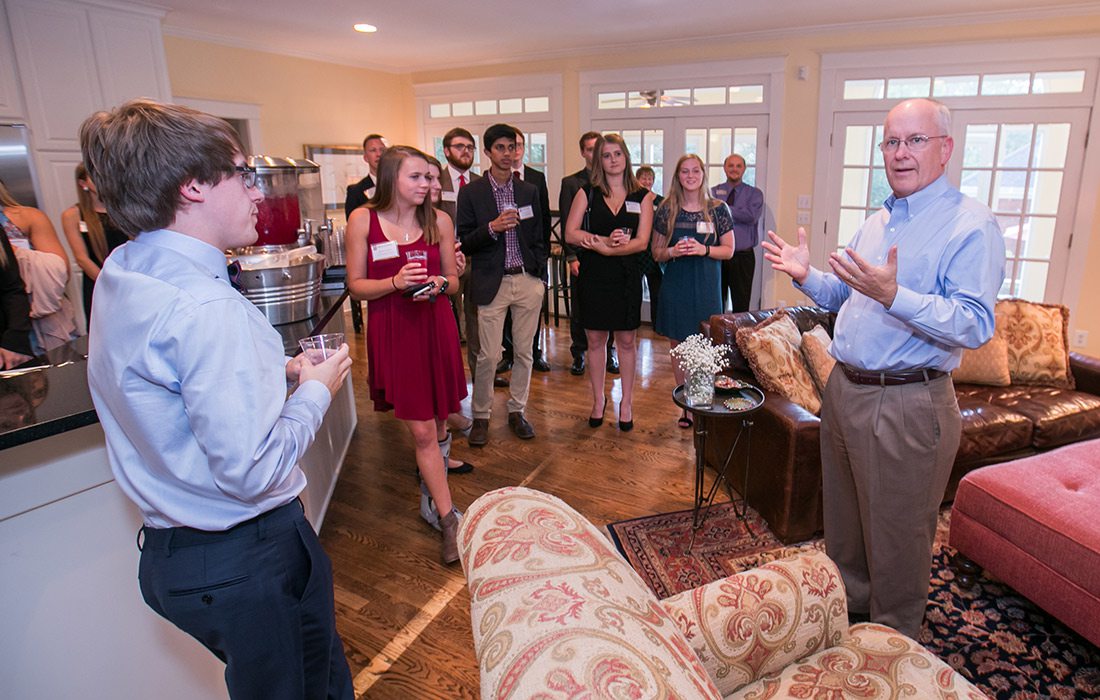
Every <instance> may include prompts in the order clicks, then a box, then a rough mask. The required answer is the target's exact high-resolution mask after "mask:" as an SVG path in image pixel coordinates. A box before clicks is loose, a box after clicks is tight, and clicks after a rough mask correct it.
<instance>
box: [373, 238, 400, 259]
mask: <svg viewBox="0 0 1100 700" xmlns="http://www.w3.org/2000/svg"><path fill="white" fill-rule="evenodd" d="M370 256H371V259H373V260H392V259H393V258H396V257H397V244H396V243H394V242H393V241H386V242H385V243H373V244H371V247H370Z"/></svg>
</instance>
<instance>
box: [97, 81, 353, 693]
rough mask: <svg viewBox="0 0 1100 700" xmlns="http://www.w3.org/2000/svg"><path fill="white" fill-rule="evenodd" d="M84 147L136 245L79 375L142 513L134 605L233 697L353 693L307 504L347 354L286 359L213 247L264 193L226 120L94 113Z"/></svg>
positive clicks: (109, 287)
mask: <svg viewBox="0 0 1100 700" xmlns="http://www.w3.org/2000/svg"><path fill="white" fill-rule="evenodd" d="M80 142H81V149H82V155H83V159H84V164H85V166H86V167H87V169H88V175H89V177H90V178H93V179H94V181H95V183H96V186H97V188H98V191H99V197H100V199H101V200H102V202H103V203H104V204H105V205H106V206H107V212H108V214H110V216H111V220H112V221H114V222H115V223H116V224H117V225H118V226H119V228H121V229H122V230H123V231H125V232H126V233H127V234H128V235H130V236H132V237H133V240H131V241H130V242H129V243H127V244H126V245H124V246H122V247H120V248H118V249H117V250H115V251H114V253H112V254H111V256H110V257H109V258H108V259H107V260H106V262H104V263H103V268H102V271H101V272H100V275H99V277H98V278H97V280H96V299H95V303H96V313H95V314H94V315H93V316H92V328H91V331H90V332H89V336H88V337H89V339H90V340H89V345H88V384H89V388H90V389H91V394H92V400H93V402H94V403H95V408H96V413H97V414H98V415H99V421H100V423H101V425H102V427H103V433H104V435H105V436H106V440H107V454H108V456H109V458H110V463H111V471H112V472H113V473H114V476H115V479H116V481H117V483H118V485H119V488H121V489H122V491H123V492H124V493H125V494H126V495H127V496H128V497H129V498H130V499H131V500H132V501H133V502H134V503H135V504H136V505H137V507H138V509H139V510H140V511H141V517H142V521H143V523H144V526H143V527H142V528H141V531H140V533H139V535H138V541H139V548H140V549H141V560H140V564H139V570H138V578H139V581H140V586H141V593H142V596H143V597H144V599H145V602H146V603H147V604H148V605H149V607H151V608H152V609H153V610H154V611H155V612H156V613H157V614H159V615H161V616H162V617H164V618H166V619H168V620H169V621H171V622H172V623H173V624H175V625H176V626H177V627H179V628H180V629H181V630H183V631H184V632H187V633H188V634H190V635H191V636H192V637H194V638H195V639H196V640H198V641H199V642H200V643H202V644H203V645H204V646H205V647H206V648H207V649H209V650H210V651H211V652H212V653H213V654H215V655H216V656H217V657H218V658H219V659H221V660H222V661H224V662H225V663H226V669H225V680H226V684H227V686H228V688H229V694H230V696H231V697H234V698H245V697H247V698H291V697H295V698H301V697H326V696H327V697H330V698H345V699H348V700H350V698H352V697H354V692H353V689H352V680H351V674H350V672H349V670H348V665H347V661H346V659H345V658H344V649H343V644H342V643H341V641H340V637H339V635H338V634H337V633H336V619H335V612H334V609H333V590H332V566H331V564H330V562H329V559H328V556H327V555H326V554H325V552H324V550H322V549H321V545H320V543H319V542H318V540H317V535H316V533H314V531H313V528H312V526H311V525H310V524H309V522H308V521H306V519H305V515H304V513H303V510H302V504H301V501H299V500H298V494H299V493H301V491H302V490H303V489H304V488H305V485H306V477H305V474H303V473H302V470H301V469H300V468H299V467H298V461H299V459H300V458H301V457H302V455H303V453H304V452H305V450H306V449H307V448H308V447H309V446H310V444H311V443H312V442H313V438H314V436H315V434H316V432H317V429H318V428H319V427H320V425H321V420H322V419H323V418H324V415H325V412H326V411H327V410H328V407H329V404H330V402H331V401H332V396H333V395H334V394H335V393H336V392H337V391H338V390H339V389H340V387H341V386H343V384H344V380H345V378H346V377H347V374H348V370H349V369H350V368H351V359H350V358H349V357H348V349H347V345H344V346H342V347H341V348H340V349H339V350H338V351H337V352H336V353H334V354H333V355H332V357H330V358H329V359H327V360H325V361H324V362H322V363H320V364H317V365H313V364H310V362H309V361H308V360H306V359H305V356H304V355H299V356H298V357H297V358H295V359H292V360H289V361H288V360H287V358H285V357H284V355H283V342H282V339H281V338H280V337H279V334H278V333H277V332H276V331H275V329H274V328H272V327H271V324H270V323H268V321H267V318H266V317H265V316H264V315H263V313H262V312H260V310H259V309H257V308H256V306H255V305H254V304H252V302H250V301H248V300H247V299H245V298H244V297H243V296H241V294H240V293H239V292H237V290H235V289H234V288H233V287H232V286H231V285H230V282H229V279H228V272H227V270H226V264H225V254H224V252H223V251H225V250H227V249H230V248H239V247H241V246H246V245H249V244H251V243H253V242H255V240H256V204H257V203H258V202H259V201H260V200H261V199H263V195H262V194H261V193H260V191H259V190H258V189H257V188H256V187H255V185H256V173H255V171H254V170H251V169H250V168H248V167H246V166H245V165H244V156H243V155H242V151H243V149H242V147H241V144H240V142H239V140H238V139H237V135H236V134H235V133H234V131H233V129H232V127H230V126H229V125H228V124H227V123H225V122H224V121H222V120H221V119H217V118H216V117H212V116H210V115H208V114H203V113H202V112H197V111H195V110H192V109H188V108H186V107H180V106H177V105H168V104H161V103H157V102H152V101H149V100H133V101H131V102H127V103H126V104H123V105H121V106H120V107H118V108H117V109H115V110H114V111H113V112H110V113H107V112H101V113H99V114H96V115H93V116H92V117H90V118H89V119H88V120H87V121H85V122H84V124H83V126H82V127H81V130H80ZM288 387H293V392H292V393H291V394H290V396H289V397H288V396H287V390H288Z"/></svg>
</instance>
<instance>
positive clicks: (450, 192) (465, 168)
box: [439, 126, 481, 376]
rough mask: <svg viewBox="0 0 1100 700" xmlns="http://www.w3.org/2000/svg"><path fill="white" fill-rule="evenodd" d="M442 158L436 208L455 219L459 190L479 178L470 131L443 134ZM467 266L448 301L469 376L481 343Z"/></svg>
mask: <svg viewBox="0 0 1100 700" xmlns="http://www.w3.org/2000/svg"><path fill="white" fill-rule="evenodd" d="M443 157H444V158H446V159H447V164H446V165H445V166H444V167H443V171H442V172H441V173H440V175H439V183H440V185H442V186H443V201H442V203H440V205H439V208H440V209H442V210H443V211H445V212H447V215H448V216H450V217H451V221H455V220H456V215H457V208H458V206H457V205H458V191H459V190H460V189H462V188H463V187H464V186H465V185H468V184H469V183H471V182H473V181H474V180H476V179H478V178H479V177H481V176H480V175H478V174H477V173H475V172H472V171H471V170H470V167H471V166H472V165H473V164H474V136H473V134H471V133H470V132H469V131H467V130H466V129H463V128H462V127H460V126H456V127H455V128H453V129H451V130H450V131H448V132H447V133H446V134H444V135H443ZM470 268H471V265H470V261H469V260H467V261H466V270H465V271H464V272H463V273H462V276H461V277H460V278H459V282H458V285H459V286H458V294H455V295H454V296H453V297H451V303H452V304H454V309H455V317H456V318H457V320H458V330H459V333H460V334H461V336H462V337H463V338H464V339H465V340H466V363H467V365H468V366H469V368H470V375H471V376H472V375H473V373H474V366H475V365H476V364H477V351H478V348H480V346H481V344H480V342H479V341H478V333H477V305H476V304H474V303H473V302H472V301H471V300H470V297H469V295H468V294H466V288H467V287H468V286H470Z"/></svg>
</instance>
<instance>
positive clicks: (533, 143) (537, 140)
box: [527, 131, 546, 165]
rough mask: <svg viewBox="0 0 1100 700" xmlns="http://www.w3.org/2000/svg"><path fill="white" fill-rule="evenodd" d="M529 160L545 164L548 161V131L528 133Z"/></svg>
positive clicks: (529, 161)
mask: <svg viewBox="0 0 1100 700" xmlns="http://www.w3.org/2000/svg"><path fill="white" fill-rule="evenodd" d="M527 162H528V163H537V164H539V165H543V164H545V163H546V132H545V131H539V132H535V133H532V134H528V135H527Z"/></svg>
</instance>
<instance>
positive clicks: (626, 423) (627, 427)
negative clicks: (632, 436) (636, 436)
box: [619, 403, 634, 433]
mask: <svg viewBox="0 0 1100 700" xmlns="http://www.w3.org/2000/svg"><path fill="white" fill-rule="evenodd" d="M633 412H634V411H633V410H631V413H633ZM622 415H623V405H622V404H621V403H620V404H619V430H621V431H623V432H624V433H629V432H630V431H631V430H634V419H633V418H631V419H630V420H623V419H622Z"/></svg>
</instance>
